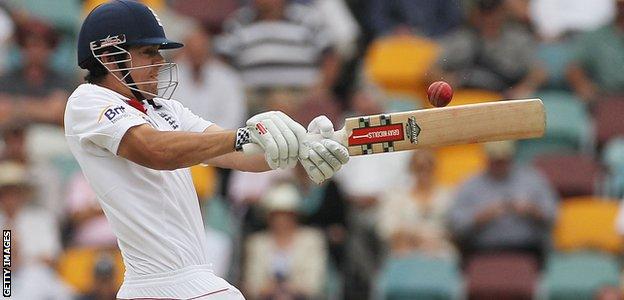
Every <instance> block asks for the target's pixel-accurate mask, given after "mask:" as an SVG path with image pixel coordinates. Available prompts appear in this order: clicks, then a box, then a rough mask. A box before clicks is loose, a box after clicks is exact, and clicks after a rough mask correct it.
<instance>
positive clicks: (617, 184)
mask: <svg viewBox="0 0 624 300" xmlns="http://www.w3.org/2000/svg"><path fill="white" fill-rule="evenodd" d="M602 162H603V164H604V165H605V166H607V169H608V171H609V177H608V179H607V182H606V191H607V193H608V195H609V196H612V197H615V198H621V197H623V196H624V137H619V138H615V139H612V140H611V141H609V143H607V145H605V147H604V150H603V152H602Z"/></svg>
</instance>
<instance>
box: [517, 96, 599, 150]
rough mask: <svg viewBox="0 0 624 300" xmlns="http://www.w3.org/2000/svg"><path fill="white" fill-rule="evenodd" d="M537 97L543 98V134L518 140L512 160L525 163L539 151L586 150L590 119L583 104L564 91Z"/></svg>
mask: <svg viewBox="0 0 624 300" xmlns="http://www.w3.org/2000/svg"><path fill="white" fill-rule="evenodd" d="M537 97H539V98H540V99H542V100H543V101H544V107H545V109H546V120H547V121H546V133H545V134H544V137H542V138H540V139H529V140H522V141H519V142H518V149H517V152H516V159H517V160H518V161H520V162H529V161H531V160H533V159H534V158H535V157H536V156H539V155H541V154H547V153H568V154H569V153H575V152H579V151H582V150H584V151H585V152H589V149H590V146H589V145H590V142H589V141H590V138H589V136H590V128H591V122H590V115H589V113H588V111H587V108H586V107H585V104H584V103H582V101H581V100H580V99H578V97H576V96H574V95H573V94H571V93H568V92H565V91H544V92H541V93H539V94H538V95H537Z"/></svg>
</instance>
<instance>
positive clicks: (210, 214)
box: [202, 195, 235, 237]
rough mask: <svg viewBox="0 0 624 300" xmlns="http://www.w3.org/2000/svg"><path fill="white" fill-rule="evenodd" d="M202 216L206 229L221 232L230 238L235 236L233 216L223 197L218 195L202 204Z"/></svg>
mask: <svg viewBox="0 0 624 300" xmlns="http://www.w3.org/2000/svg"><path fill="white" fill-rule="evenodd" d="M202 216H203V217H204V225H205V226H206V227H210V228H212V229H215V230H218V231H221V232H223V233H225V234H227V235H228V236H229V237H233V236H234V234H235V228H234V223H233V216H232V213H231V212H230V210H229V209H228V207H227V205H226V204H225V200H224V199H223V198H222V197H221V196H219V195H216V196H213V197H211V198H210V199H206V201H205V202H204V203H203V204H202Z"/></svg>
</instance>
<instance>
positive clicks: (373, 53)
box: [364, 36, 440, 99]
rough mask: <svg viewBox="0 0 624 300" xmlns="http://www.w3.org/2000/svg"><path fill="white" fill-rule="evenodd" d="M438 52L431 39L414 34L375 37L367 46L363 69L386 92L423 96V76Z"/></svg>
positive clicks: (423, 97)
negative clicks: (376, 38)
mask: <svg viewBox="0 0 624 300" xmlns="http://www.w3.org/2000/svg"><path fill="white" fill-rule="evenodd" d="M439 53H440V46H439V45H438V44H437V43H436V42H435V41H432V40H429V39H426V38H422V37H416V36H391V37H385V38H381V39H378V40H376V41H374V42H373V43H372V45H371V46H370V47H369V49H368V52H367V53H366V57H365V65H364V69H365V72H366V74H367V75H368V76H369V78H371V79H372V80H373V81H374V82H376V83H377V84H379V85H380V86H381V87H382V88H383V89H384V90H386V91H388V92H404V93H407V94H412V95H414V96H416V97H417V98H419V99H427V96H426V86H425V84H426V83H425V75H426V73H427V71H428V70H429V69H430V68H431V67H432V66H433V64H434V63H435V61H436V60H437V58H438V55H439Z"/></svg>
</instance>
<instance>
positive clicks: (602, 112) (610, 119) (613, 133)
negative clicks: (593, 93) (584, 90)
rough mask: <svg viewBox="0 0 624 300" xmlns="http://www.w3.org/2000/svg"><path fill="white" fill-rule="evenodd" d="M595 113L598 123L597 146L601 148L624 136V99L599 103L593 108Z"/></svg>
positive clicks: (613, 99) (606, 100) (605, 100)
mask: <svg viewBox="0 0 624 300" xmlns="http://www.w3.org/2000/svg"><path fill="white" fill-rule="evenodd" d="M593 113H594V120H595V122H596V133H595V136H596V145H597V146H598V147H599V148H600V147H602V146H603V145H605V144H606V143H607V142H608V141H609V140H610V139H612V138H614V137H617V136H624V122H622V116H623V115H624V99H622V98H612V99H604V100H600V101H597V102H596V103H595V104H594V106H593Z"/></svg>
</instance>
